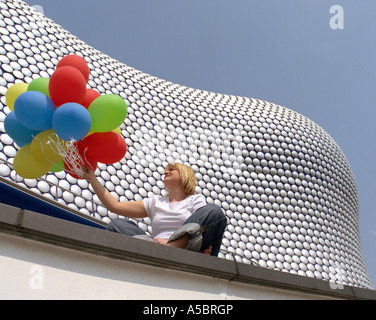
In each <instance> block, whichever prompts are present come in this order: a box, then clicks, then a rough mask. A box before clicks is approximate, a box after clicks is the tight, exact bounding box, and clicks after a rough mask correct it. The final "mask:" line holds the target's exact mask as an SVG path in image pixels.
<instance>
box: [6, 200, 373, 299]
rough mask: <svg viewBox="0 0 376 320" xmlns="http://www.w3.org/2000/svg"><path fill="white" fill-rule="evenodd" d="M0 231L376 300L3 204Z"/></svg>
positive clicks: (369, 293)
mask: <svg viewBox="0 0 376 320" xmlns="http://www.w3.org/2000/svg"><path fill="white" fill-rule="evenodd" d="M0 232H3V233H10V234H12V235H16V236H20V237H26V238H29V239H32V240H36V241H42V242H44V243H49V244H52V245H56V246H61V247H65V248H70V249H74V250H79V251H83V252H88V253H93V254H96V255H101V256H106V257H110V258H113V259H119V260H126V261H130V262H136V263H140V264H143V265H149V266H154V267H159V268H163V269H166V268H168V269H172V270H179V271H184V272H188V273H193V274H199V275H206V276H210V277H213V278H219V279H225V280H229V281H234V282H239V283H247V284H252V285H258V286H261V287H268V288H276V289H282V290H288V291H297V292H301V293H307V294H310V295H317V297H318V298H320V297H322V296H326V297H328V298H334V299H372V300H376V291H374V290H368V289H362V288H356V287H350V286H343V287H341V288H338V289H332V288H331V286H330V283H329V282H327V281H322V280H319V279H311V278H308V277H303V276H298V275H293V274H288V273H284V272H280V271H275V270H270V269H266V268H262V267H257V266H250V265H247V264H242V263H237V262H234V261H229V260H224V259H219V258H216V257H211V256H207V255H203V254H199V253H195V252H190V251H186V250H182V249H177V248H171V247H166V246H163V245H159V244H155V243H151V242H148V241H144V240H140V239H135V238H132V237H127V236H123V235H119V234H115V233H111V232H108V231H105V230H100V229H97V228H93V227H89V226H85V225H81V224H77V223H74V222H70V221H65V220H61V219H57V218H53V217H49V216H46V215H42V214H39V213H36V212H32V211H27V210H22V209H19V208H15V207H12V206H8V205H4V204H0ZM332 287H333V286H332ZM334 287H335V286H334Z"/></svg>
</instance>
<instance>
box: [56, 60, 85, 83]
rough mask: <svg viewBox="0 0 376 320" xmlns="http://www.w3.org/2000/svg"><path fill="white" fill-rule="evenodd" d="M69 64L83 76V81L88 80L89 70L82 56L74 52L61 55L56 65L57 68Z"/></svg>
mask: <svg viewBox="0 0 376 320" xmlns="http://www.w3.org/2000/svg"><path fill="white" fill-rule="evenodd" d="M64 66H70V67H74V68H76V69H78V70H79V71H80V72H81V73H82V75H83V76H84V78H85V82H87V81H88V80H89V75H90V70H89V67H88V65H87V63H86V61H85V59H84V58H82V57H80V56H77V55H75V54H70V55H67V56H65V57H63V58H62V59H61V60H60V61H59V63H58V64H57V66H56V69H57V68H60V67H64Z"/></svg>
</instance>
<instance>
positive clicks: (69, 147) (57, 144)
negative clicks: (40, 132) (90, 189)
mask: <svg viewBox="0 0 376 320" xmlns="http://www.w3.org/2000/svg"><path fill="white" fill-rule="evenodd" d="M33 138H36V139H37V140H38V141H39V143H40V147H41V149H42V153H43V154H45V152H44V146H43V143H42V141H41V140H40V139H39V138H38V137H33ZM48 138H49V140H48V141H47V142H46V144H48V145H49V146H50V148H51V149H52V151H53V152H55V153H56V154H59V155H60V156H62V158H63V159H64V161H65V162H67V163H68V164H69V165H70V169H71V170H73V171H74V172H75V173H76V174H77V176H79V177H80V178H82V177H83V176H84V171H83V170H82V164H83V163H86V164H88V166H89V167H90V168H91V169H93V170H94V168H93V167H92V165H91V164H90V162H89V161H88V159H87V157H86V152H87V150H88V148H87V147H86V148H85V150H84V152H83V158H84V160H85V162H84V160H83V159H82V157H81V155H80V153H79V152H78V149H77V147H76V140H74V139H71V140H70V141H68V142H67V141H64V140H62V139H60V138H59V137H58V135H57V134H56V133H54V134H52V135H50V136H48ZM46 159H47V160H48V161H49V162H51V164H53V165H55V166H57V167H58V168H60V169H62V170H64V169H65V168H64V167H61V166H60V165H58V164H57V163H55V162H53V161H52V160H51V159H49V158H47V157H46Z"/></svg>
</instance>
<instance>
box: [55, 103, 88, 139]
mask: <svg viewBox="0 0 376 320" xmlns="http://www.w3.org/2000/svg"><path fill="white" fill-rule="evenodd" d="M90 127H91V117H90V113H89V111H88V110H87V109H86V108H85V107H84V106H82V105H80V104H79V103H75V102H68V103H65V104H63V105H61V106H60V107H58V108H57V109H56V111H55V113H54V115H53V117H52V129H53V130H54V131H55V133H56V134H57V135H58V137H59V138H61V139H63V140H66V141H71V140H72V139H74V140H76V141H77V140H81V139H83V138H84V137H85V136H86V135H87V134H88V133H89V130H90Z"/></svg>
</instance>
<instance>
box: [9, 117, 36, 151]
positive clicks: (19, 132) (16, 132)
mask: <svg viewBox="0 0 376 320" xmlns="http://www.w3.org/2000/svg"><path fill="white" fill-rule="evenodd" d="M4 128H5V131H6V133H7V134H8V135H9V136H10V137H11V138H12V139H13V140H14V142H15V143H17V144H18V146H20V147H22V146H24V145H26V144H29V143H31V141H33V139H34V137H35V136H36V135H37V134H38V133H39V132H40V131H37V130H32V129H29V128H27V127H25V126H23V125H22V124H21V123H20V122H19V121H18V119H17V118H16V115H15V113H14V111H12V112H10V113H9V114H8V115H7V116H6V117H5V119H4Z"/></svg>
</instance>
